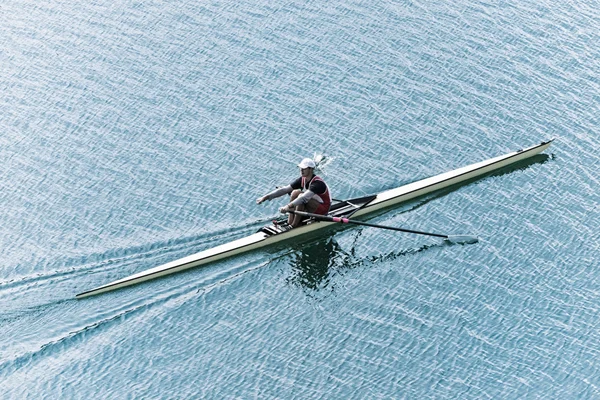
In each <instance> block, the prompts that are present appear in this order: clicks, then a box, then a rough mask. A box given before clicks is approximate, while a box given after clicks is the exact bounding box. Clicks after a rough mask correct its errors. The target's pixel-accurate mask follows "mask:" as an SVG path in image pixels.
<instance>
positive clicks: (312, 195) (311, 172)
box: [256, 158, 331, 228]
mask: <svg viewBox="0 0 600 400" xmlns="http://www.w3.org/2000/svg"><path fill="white" fill-rule="evenodd" d="M298 167H299V168H300V177H299V178H297V179H295V180H294V181H293V182H292V183H290V184H289V185H287V186H284V187H281V188H278V189H275V190H274V191H272V192H271V193H269V194H266V195H264V196H262V197H259V198H258V199H256V204H260V203H262V202H264V201H266V200H273V199H275V198H277V197H281V196H283V195H284V194H288V193H291V198H290V203H288V204H287V205H285V206H283V207H281V208H280V209H279V212H281V213H283V214H285V213H287V212H289V211H307V212H310V213H313V214H319V215H326V214H327V213H328V212H329V207H330V206H331V194H330V192H329V188H328V187H327V184H326V183H325V181H323V179H322V178H321V177H319V176H317V175H315V168H316V167H317V165H316V163H315V162H314V160H312V159H310V158H305V159H303V160H302V161H301V162H300V164H298ZM301 222H302V217H301V216H300V215H295V214H289V215H288V224H289V225H290V226H292V227H293V228H295V227H297V226H299V225H300V223H301Z"/></svg>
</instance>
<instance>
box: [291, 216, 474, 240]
mask: <svg viewBox="0 0 600 400" xmlns="http://www.w3.org/2000/svg"><path fill="white" fill-rule="evenodd" d="M290 213H292V214H296V215H300V216H302V217H307V218H313V219H315V220H317V221H325V222H338V223H341V224H354V225H362V226H369V227H371V228H379V229H388V230H391V231H397V232H405V233H415V234H417V235H427V236H435V237H439V238H443V239H445V240H447V241H449V242H452V243H465V244H472V243H477V242H478V241H479V239H478V238H477V236H471V235H444V234H441V233H431V232H423V231H416V230H414V229H406V228H399V227H396V226H387V225H377V224H371V223H368V222H362V221H356V220H353V219H348V218H344V217H332V216H329V215H319V214H312V213H307V212H303V211H290Z"/></svg>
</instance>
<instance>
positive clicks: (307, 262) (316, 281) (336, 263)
mask: <svg viewBox="0 0 600 400" xmlns="http://www.w3.org/2000/svg"><path fill="white" fill-rule="evenodd" d="M294 250H295V251H294V253H293V254H292V257H291V260H290V265H291V267H292V271H293V272H292V276H291V277H290V278H289V281H290V282H293V283H298V284H300V285H302V286H304V287H305V288H308V289H319V288H323V287H326V286H327V284H328V281H329V280H328V277H329V274H330V271H333V270H335V269H336V267H341V266H344V265H347V264H348V262H349V261H350V260H349V259H350V257H351V256H350V255H349V254H348V253H346V252H345V251H344V250H343V249H342V248H341V247H340V245H339V244H338V242H337V241H336V240H335V239H334V238H333V237H329V238H326V239H322V240H318V241H316V242H309V243H304V244H301V245H298V246H294Z"/></svg>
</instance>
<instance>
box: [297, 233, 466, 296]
mask: <svg viewBox="0 0 600 400" xmlns="http://www.w3.org/2000/svg"><path fill="white" fill-rule="evenodd" d="M363 229H364V228H360V229H357V230H356V234H355V236H354V240H353V242H352V244H351V245H349V246H347V247H348V248H350V249H351V250H350V251H345V250H344V249H343V248H342V247H341V246H340V245H339V244H338V242H337V241H336V240H335V238H334V236H331V237H328V238H324V239H320V240H317V241H311V242H307V243H299V244H297V245H295V246H293V247H292V253H291V257H290V261H289V264H290V266H291V267H292V274H291V275H290V277H289V278H288V282H290V283H292V284H297V285H300V286H302V287H304V288H305V289H309V290H310V291H313V290H315V291H316V290H322V289H325V288H328V289H330V290H333V287H332V285H330V281H331V277H332V275H333V274H340V273H343V271H344V270H349V269H354V268H360V267H363V268H364V267H368V266H371V265H374V264H378V263H382V262H391V261H394V260H396V259H398V258H400V257H404V256H410V255H412V254H417V253H420V252H423V251H426V250H429V249H434V248H440V247H445V246H453V245H455V244H453V243H449V242H446V241H439V242H437V243H433V244H431V243H429V244H424V245H422V246H419V247H413V248H408V249H403V250H398V251H392V252H387V253H382V254H378V255H369V256H367V255H357V254H356V251H355V249H356V247H357V246H356V242H357V240H358V239H359V238H360V236H361V234H362V231H363Z"/></svg>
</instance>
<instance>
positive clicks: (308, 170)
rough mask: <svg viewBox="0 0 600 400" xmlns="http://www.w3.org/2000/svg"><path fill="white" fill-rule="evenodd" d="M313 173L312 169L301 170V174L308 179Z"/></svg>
mask: <svg viewBox="0 0 600 400" xmlns="http://www.w3.org/2000/svg"><path fill="white" fill-rule="evenodd" d="M311 172H312V170H311V169H310V168H300V174H301V175H302V176H303V177H304V178H306V177H307V176H310V173H311Z"/></svg>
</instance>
